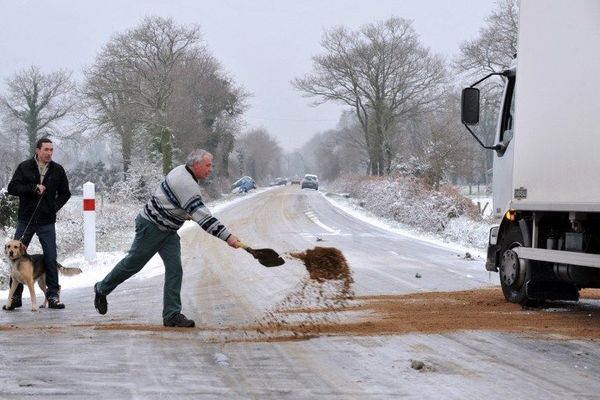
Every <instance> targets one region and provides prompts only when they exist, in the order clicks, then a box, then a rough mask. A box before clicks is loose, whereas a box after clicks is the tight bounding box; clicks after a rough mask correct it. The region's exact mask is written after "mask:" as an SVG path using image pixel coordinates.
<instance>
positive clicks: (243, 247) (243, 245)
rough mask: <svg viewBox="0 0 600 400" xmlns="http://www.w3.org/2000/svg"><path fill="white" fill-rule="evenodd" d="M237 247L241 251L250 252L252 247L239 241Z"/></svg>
mask: <svg viewBox="0 0 600 400" xmlns="http://www.w3.org/2000/svg"><path fill="white" fill-rule="evenodd" d="M237 245H238V247H239V248H240V249H244V250H248V249H249V248H250V247H248V245H247V244H245V243H244V242H242V241H240V240H238V242H237Z"/></svg>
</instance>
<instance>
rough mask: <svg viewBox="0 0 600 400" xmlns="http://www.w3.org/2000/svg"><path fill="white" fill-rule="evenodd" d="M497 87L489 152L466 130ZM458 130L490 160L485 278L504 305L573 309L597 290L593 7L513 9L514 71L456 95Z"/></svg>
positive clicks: (598, 64) (599, 95)
mask: <svg viewBox="0 0 600 400" xmlns="http://www.w3.org/2000/svg"><path fill="white" fill-rule="evenodd" d="M493 75H500V76H501V77H502V78H503V80H504V93H503V97H502V102H501V107H500V110H499V117H498V121H497V127H496V131H495V139H494V143H493V144H491V145H486V144H485V143H483V141H482V140H481V139H479V138H478V136H477V134H476V133H475V132H474V131H473V130H472V129H471V128H473V129H476V128H475V126H476V125H477V124H478V122H479V117H480V105H479V102H480V100H479V97H480V92H479V89H478V88H477V86H478V85H480V84H481V82H483V81H484V80H485V79H488V78H489V77H490V76H493ZM461 101H462V104H461V105H462V111H461V118H462V122H463V124H464V125H465V126H466V127H467V129H468V130H469V131H470V132H471V134H472V135H473V136H475V138H476V139H477V140H478V141H479V143H480V144H481V145H482V146H483V147H485V148H486V149H489V151H492V152H493V183H492V187H493V208H494V214H495V215H496V216H497V217H499V218H500V219H499V220H500V223H499V225H498V226H494V227H493V228H492V229H491V230H490V233H489V243H488V250H487V260H486V269H487V270H488V271H496V272H498V273H499V277H500V285H501V287H502V292H503V294H504V297H505V298H506V300H507V301H509V302H511V303H518V304H521V305H523V306H539V305H541V304H543V303H544V302H545V301H547V300H574V301H577V300H579V292H580V290H581V289H583V288H599V287H600V1H598V0H572V1H566V0H552V1H548V0H522V1H521V4H520V15H519V31H518V43H517V54H516V58H515V64H514V65H513V66H512V67H511V68H509V69H507V70H505V71H502V72H498V73H493V74H490V75H488V76H486V77H484V78H482V79H480V80H479V81H477V82H476V83H475V84H473V85H471V86H470V87H468V88H465V89H463V92H462V100H461Z"/></svg>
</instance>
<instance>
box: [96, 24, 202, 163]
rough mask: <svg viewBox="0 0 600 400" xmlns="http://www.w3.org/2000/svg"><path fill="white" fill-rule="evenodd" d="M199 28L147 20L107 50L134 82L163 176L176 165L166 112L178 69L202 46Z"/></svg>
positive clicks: (133, 95)
mask: <svg viewBox="0 0 600 400" xmlns="http://www.w3.org/2000/svg"><path fill="white" fill-rule="evenodd" d="M199 40H200V36H199V28H198V27H196V26H192V27H185V26H178V25H176V24H175V22H174V21H173V19H170V18H169V19H165V18H160V17H147V18H145V19H144V22H143V23H142V24H141V25H140V26H139V27H137V28H135V29H132V30H130V31H128V32H126V33H123V34H119V35H117V36H115V37H114V38H113V39H112V40H111V41H110V42H109V43H108V44H107V45H106V47H105V48H104V51H103V52H104V54H105V57H107V58H109V59H111V60H113V61H114V62H115V63H117V65H118V69H119V71H121V73H123V74H125V75H126V76H131V77H133V79H130V80H125V81H124V82H127V83H129V84H131V86H130V87H129V93H130V95H131V98H132V99H134V100H135V103H134V105H135V106H136V107H139V109H140V110H142V111H143V113H144V117H145V122H146V124H147V127H148V130H149V131H150V133H151V134H152V136H153V144H154V146H155V148H156V150H158V151H159V152H160V153H161V154H162V160H163V172H164V173H165V174H166V173H167V172H168V171H169V170H170V169H171V168H172V164H173V132H172V127H171V126H169V124H168V118H167V110H168V107H169V102H170V101H171V98H172V95H173V91H174V82H175V80H176V67H177V65H179V64H180V63H182V62H183V61H184V60H185V59H186V58H187V57H190V55H193V54H194V49H195V48H197V47H198V46H199Z"/></svg>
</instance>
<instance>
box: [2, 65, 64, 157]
mask: <svg viewBox="0 0 600 400" xmlns="http://www.w3.org/2000/svg"><path fill="white" fill-rule="evenodd" d="M7 86H8V91H7V94H6V96H0V105H2V109H3V110H4V112H5V113H6V114H8V115H10V116H11V117H12V118H15V119H16V120H18V121H19V122H20V124H21V125H22V126H23V127H24V130H25V131H26V133H27V140H28V144H29V151H30V154H33V153H34V152H35V144H36V142H37V140H38V139H39V138H40V137H41V136H42V134H43V133H48V134H50V133H51V134H55V135H57V134H58V132H57V130H56V129H55V123H56V122H58V121H59V120H61V119H62V118H64V117H65V116H66V115H67V114H68V113H69V112H70V111H71V110H72V109H73V107H74V104H75V100H74V84H73V82H72V81H71V74H70V73H69V72H66V71H57V72H52V73H49V74H43V73H42V72H40V70H39V68H38V67H36V66H31V67H29V68H28V69H25V70H23V71H21V72H17V73H16V74H15V75H14V76H12V77H11V78H9V79H8V80H7Z"/></svg>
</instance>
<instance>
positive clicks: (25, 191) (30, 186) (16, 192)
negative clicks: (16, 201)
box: [7, 164, 37, 196]
mask: <svg viewBox="0 0 600 400" xmlns="http://www.w3.org/2000/svg"><path fill="white" fill-rule="evenodd" d="M36 189H37V185H36V184H35V183H34V182H26V181H25V176H24V174H23V168H22V164H20V165H19V166H18V167H17V169H16V170H15V173H14V174H13V177H12V179H11V180H10V182H9V184H8V187H7V190H8V194H12V195H13V196H33V195H34V194H35V191H36Z"/></svg>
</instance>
